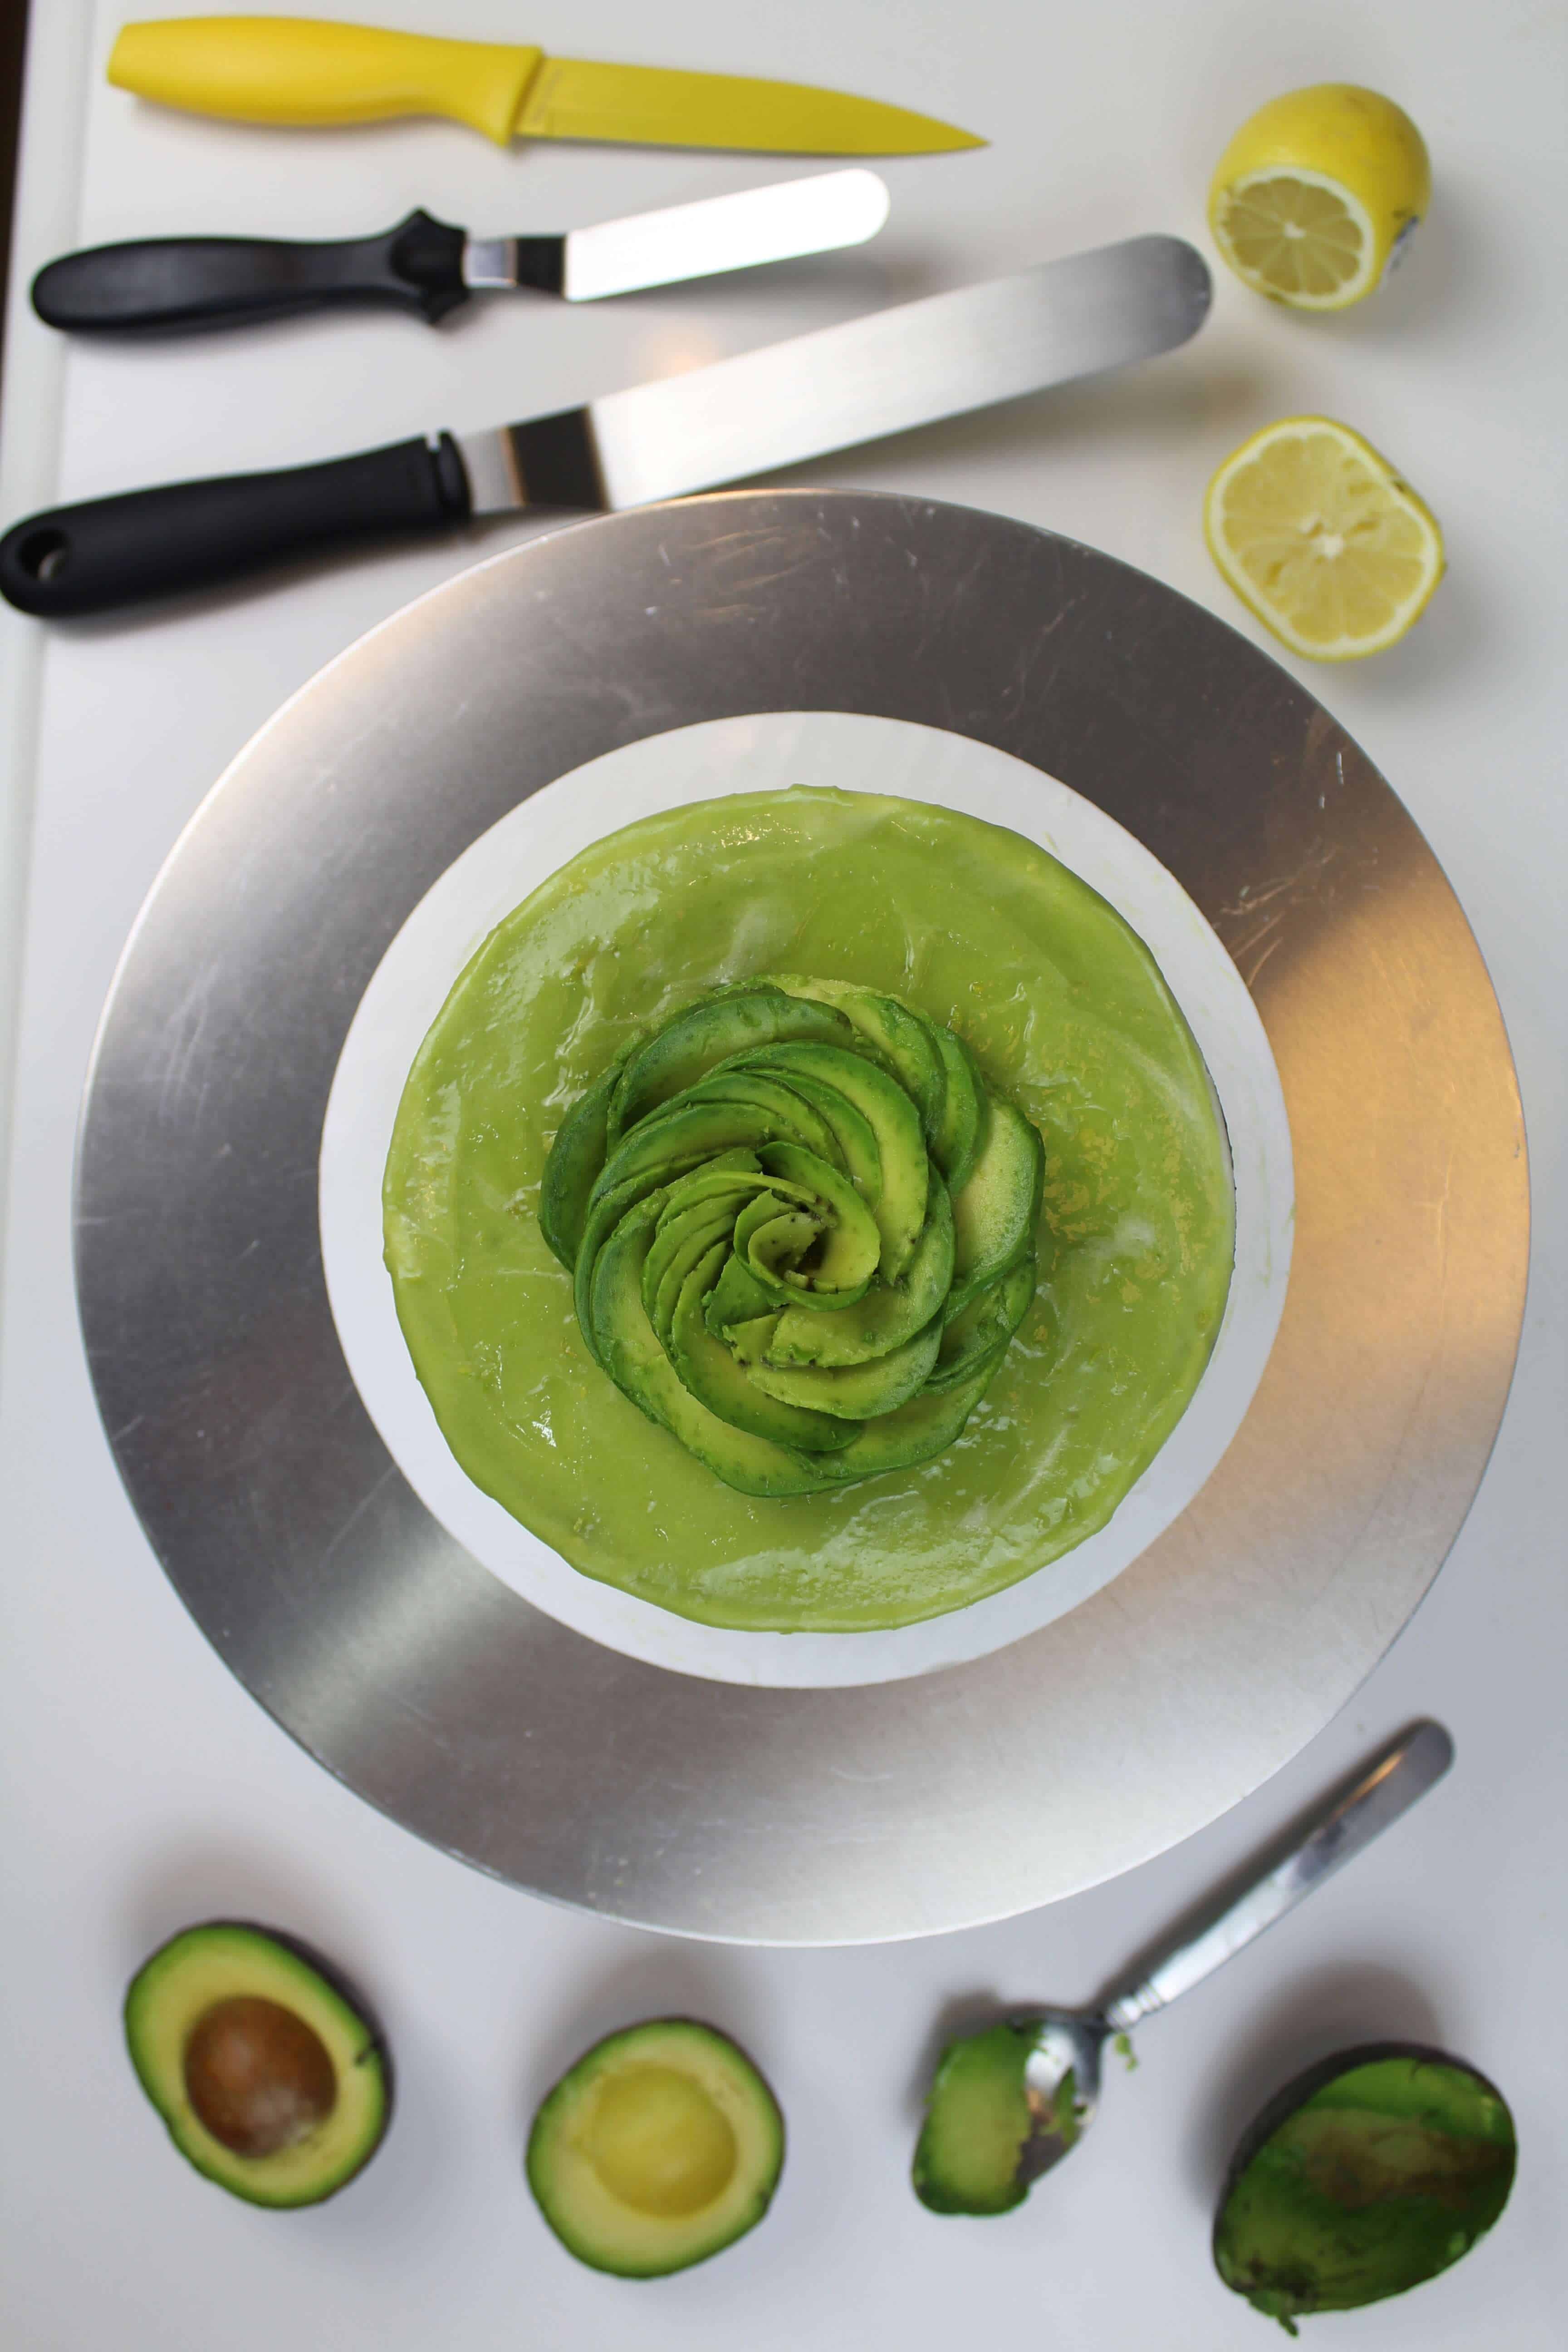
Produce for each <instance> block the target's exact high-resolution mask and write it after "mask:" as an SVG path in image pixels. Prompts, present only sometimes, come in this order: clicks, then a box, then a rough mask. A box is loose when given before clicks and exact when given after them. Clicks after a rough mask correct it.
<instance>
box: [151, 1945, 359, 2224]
mask: <svg viewBox="0 0 1568 2352" xmlns="http://www.w3.org/2000/svg"><path fill="white" fill-rule="evenodd" d="M125 2040H126V2046H127V2048H128V2049H129V2051H130V2053H131V2063H132V2065H133V2066H134V2067H135V2069H136V2073H137V2075H138V2078H139V2079H140V2081H141V2084H142V2089H143V2090H144V2091H145V2092H146V2094H147V2096H148V2097H149V2099H151V2101H152V2102H153V2105H154V2106H155V2107H156V2108H157V2110H158V2113H159V2114H160V2116H162V2117H163V2122H164V2123H165V2125H166V2126H168V2132H169V2137H170V2138H171V2139H172V2140H173V2141H174V2146H175V2147H177V2148H178V2149H179V2151H180V2154H181V2155H182V2156H183V2157H184V2158H185V2159H186V2161H187V2162H188V2163H190V2164H192V2165H194V2166H195V2168H196V2170H197V2171H198V2172H199V2173H202V2174H203V2175H204V2176H205V2178H206V2179H208V2180H212V2181H216V2183H217V2185H218V2187H219V2188H220V2189H228V2190H229V2191H230V2193H231V2194H232V2195H233V2196H236V2197H242V2198H244V2199H245V2200H247V2202H248V2203H250V2204H252V2205H271V2206H296V2205H319V2204H320V2203H321V2201H322V2200H323V2199H324V2198H328V2197H331V2196H334V2195H335V2194H336V2192H337V2191H338V2190H339V2189H342V2187H343V2186H344V2184H345V2183H346V2182H348V2181H350V2180H352V2179H353V2177H354V2175H355V2173H356V2172H359V2171H360V2170H362V2169H363V2167H364V2166H365V2165H367V2164H368V2163H369V2162H370V2159H371V2158H372V2157H373V2156H374V2154H375V2151H376V2149H377V2147H379V2146H380V2144H381V2139H382V2135H383V2133H384V2131H385V2129H386V2124H387V2119H388V2116H389V2112H390V2104H391V2086H390V2078H389V2068H388V2065H387V2062H386V2057H385V2053H384V2049H383V2046H382V2043H381V2040H380V2037H379V2035H378V2033H377V2032H376V2030H375V2027H374V2024H373V2022H372V2021H371V2020H370V2019H369V2017H368V2016H367V2014H366V2013H365V2012H364V2011H363V2008H362V2006H361V2005H360V2004H359V2002H358V2000H357V1999H356V1998H353V1997H351V1996H350V1994H349V1991H348V1989H347V1987H346V1986H345V1985H343V1984H342V1981H341V1979H337V1977H336V1975H335V1972H333V1973H332V1974H331V1975H329V1973H328V1972H327V1971H326V1969H325V1968H324V1964H322V1963H321V1962H320V1961H318V1960H317V1959H316V1958H315V1956H314V1955H313V1954H310V1953H308V1952H307V1950H306V1949H305V1948H304V1947H303V1946H300V1945H297V1944H295V1943H294V1942H293V1941H292V1940H291V1939H289V1938H288V1937H282V1936H279V1935H275V1934H273V1933H270V1932H269V1931H268V1929H266V1928H263V1927H248V1926H246V1925H244V1924H242V1923H239V1922H237V1921H232V1920H211V1921H208V1922H207V1923H205V1925H203V1926H201V1927H186V1928H185V1929H184V1930H183V1931H182V1933H181V1934H179V1935H177V1936H174V1937H172V1938H171V1939H170V1941H169V1942H168V1943H166V1944H164V1945H162V1946H161V1947H160V1948H159V1949H158V1950H157V1951H155V1952H154V1953H153V1956H152V1958H150V1959H148V1960H146V1961H144V1962H143V1963H142V1967H141V1968H140V1969H138V1970H137V1972H136V1974H135V1976H134V1977H132V1979H131V1985H130V1990H128V1991H127V1993H126V1996H125Z"/></svg>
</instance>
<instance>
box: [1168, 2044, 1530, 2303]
mask: <svg viewBox="0 0 1568 2352" xmlns="http://www.w3.org/2000/svg"><path fill="white" fill-rule="evenodd" d="M1516 2158H1517V2143H1516V2141H1515V2138H1514V2128H1513V2118H1512V2116H1510V2113H1509V2111H1508V2106H1507V2104H1506V2103H1505V2101H1504V2099H1503V2097H1502V2094H1501V2093H1500V2091H1499V2090H1497V2088H1496V2087H1495V2086H1494V2085H1493V2084H1490V2083H1489V2082H1488V2081H1487V2079H1486V2077H1485V2075H1484V2074H1477V2073H1476V2071H1475V2069H1474V2067H1472V2066H1467V2065H1464V2064H1462V2063H1460V2062H1459V2061H1458V2059H1454V2058H1447V2057H1445V2056H1444V2055H1443V2053H1441V2052H1440V2051H1436V2050H1425V2049H1421V2048H1418V2047H1416V2046H1415V2045H1413V2044H1408V2043H1403V2042H1373V2043H1369V2044H1367V2045H1366V2046H1364V2047H1363V2048H1361V2049H1357V2050H1346V2051H1342V2052H1340V2053H1338V2055H1336V2056H1335V2057H1332V2058H1328V2059H1325V2060H1324V2061H1323V2062H1322V2063H1321V2064H1320V2065H1317V2066H1313V2067H1311V2068H1310V2069H1309V2070H1308V2072H1307V2073H1306V2074H1300V2075H1298V2076H1297V2077H1296V2079H1295V2081H1294V2082H1291V2083H1288V2084H1286V2085H1285V2087H1284V2089H1283V2090H1282V2091H1280V2092H1279V2093H1278V2094H1277V2095H1276V2096H1275V2097H1274V2098H1272V2099H1271V2100H1270V2101H1269V2103H1268V2105H1267V2106H1266V2107H1265V2108H1264V2110H1263V2112H1262V2114H1261V2115H1260V2116H1258V2119H1257V2121H1256V2122H1255V2123H1254V2124H1253V2125H1252V2126H1251V2129H1250V2130H1249V2131H1247V2133H1246V2134H1244V2136H1243V2137H1242V2141H1241V2144H1240V2146H1239V2147H1238V2148H1237V2152H1236V2155H1235V2157H1234V2158H1233V2159H1232V2162H1231V2167H1230V2171H1229V2175H1228V2177H1227V2179H1226V2186H1225V2193H1224V2195H1223V2197H1222V2198H1221V2200H1220V2208H1219V2213H1218V2217H1217V2219H1216V2221H1215V2233H1214V2258H1215V2268H1216V2269H1217V2270H1218V2272H1219V2274H1220V2276H1221V2278H1222V2279H1223V2280H1224V2281H1225V2283H1226V2286H1228V2287H1230V2288H1232V2289H1233V2290H1234V2292H1235V2293H1236V2294H1243V2295H1245V2296H1246V2297H1247V2301H1248V2302H1249V2303H1250V2304H1251V2305H1252V2307H1253V2309H1254V2310H1255V2311H1259V2312H1261V2313H1262V2314H1263V2315H1264V2316H1265V2317H1266V2318H1268V2319H1278V2320H1279V2322H1280V2324H1281V2325H1282V2326H1283V2327H1284V2328H1285V2330H1286V2333H1287V2334H1288V2335H1290V2336H1294V2335H1295V2334H1296V2332H1297V2331H1296V2321H1297V2320H1298V2319H1299V2318H1302V2317H1304V2316H1306V2315H1308V2314H1309V2313H1311V2312H1317V2311H1359V2310H1360V2309H1361V2308H1362V2307H1363V2305H1365V2304H1369V2303H1381V2302H1382V2301H1383V2300H1384V2297H1385V2296H1388V2295H1393V2294H1405V2291H1406V2289H1407V2288H1410V2287H1413V2286H1419V2285H1420V2284H1422V2282H1423V2281H1424V2280H1426V2279H1430V2278H1436V2275H1437V2273H1439V2272H1440V2271H1445V2270H1447V2268H1448V2266H1449V2264H1450V2263H1457V2262H1458V2260H1459V2258H1460V2256H1461V2255H1463V2254H1468V2252H1469V2251H1470V2248H1471V2247H1472V2246H1473V2245H1474V2244H1475V2242H1476V2241H1477V2239H1478V2238H1480V2237H1482V2236H1484V2235H1485V2233H1486V2231H1488V2230H1489V2229H1490V2228H1491V2226H1492V2223H1493V2222H1494V2221H1496V2220H1497V2218H1498V2216H1499V2214H1500V2212H1501V2211H1502V2209H1503V2207H1504V2205H1505V2204H1506V2203H1507V2202H1508V2195H1509V2190H1510V2189H1511V2188H1512V2186H1513V2175H1514V2166H1515V2161H1516Z"/></svg>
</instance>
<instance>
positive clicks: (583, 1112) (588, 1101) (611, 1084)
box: [539, 1049, 629, 1274]
mask: <svg viewBox="0 0 1568 2352" xmlns="http://www.w3.org/2000/svg"><path fill="white" fill-rule="evenodd" d="M628 1050H629V1049H628ZM625 1064H626V1055H625V1054H622V1055H618V1056H617V1058H616V1060H615V1061H613V1062H612V1063H611V1064H610V1066H609V1068H608V1069H607V1070H606V1071H605V1073H604V1075H603V1076H602V1077H598V1078H595V1081H594V1083H593V1085H592V1086H591V1087H589V1089H588V1091H587V1093H586V1094H585V1095H580V1096H579V1097H578V1098H577V1100H576V1101H575V1102H574V1104H573V1106H572V1108H571V1109H570V1110H569V1111H568V1112H567V1114H566V1116H565V1118H563V1120H562V1122H561V1125H560V1126H559V1128H558V1129H556V1132H555V1140H554V1142H553V1143H552V1145H551V1147H550V1157H549V1159H548V1160H546V1161H545V1163H544V1181H543V1182H542V1185H541V1187H540V1192H539V1226H540V1231H541V1232H542V1234H543V1235H544V1238H545V1240H546V1242H547V1243H548V1244H549V1245H550V1247H551V1249H552V1250H553V1251H554V1253H555V1255H556V1256H557V1257H558V1258H559V1259H560V1261H561V1263H562V1265H563V1266H564V1267H565V1268H566V1271H567V1273H568V1274H570V1273H571V1271H572V1268H573V1267H574V1265H576V1263H577V1248H578V1244H579V1243H580V1242H581V1241H582V1238H583V1227H584V1224H585V1223H587V1218H588V1195H589V1193H590V1192H592V1191H593V1189H594V1185H595V1181H596V1180H597V1178H598V1175H599V1171H600V1170H601V1169H602V1168H603V1167H604V1164H605V1151H606V1150H607V1148H608V1146H607V1143H606V1139H605V1122H606V1120H607V1119H608V1118H609V1111H610V1097H611V1096H612V1095H613V1094H614V1093H615V1090H616V1081H617V1079H618V1078H619V1076H620V1074H621V1071H622V1069H623V1067H624V1066H625Z"/></svg>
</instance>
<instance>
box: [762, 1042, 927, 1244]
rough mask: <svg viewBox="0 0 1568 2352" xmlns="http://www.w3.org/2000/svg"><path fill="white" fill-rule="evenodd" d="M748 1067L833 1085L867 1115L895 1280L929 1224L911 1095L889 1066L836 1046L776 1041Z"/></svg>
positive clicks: (875, 1208) (879, 1211) (875, 1204)
mask: <svg viewBox="0 0 1568 2352" xmlns="http://www.w3.org/2000/svg"><path fill="white" fill-rule="evenodd" d="M748 1067H751V1068H756V1069H766V1070H775V1071H777V1072H779V1073H780V1075H781V1076H784V1077H785V1078H786V1079H787V1080H788V1081H789V1083H790V1084H791V1085H793V1084H794V1083H795V1078H796V1076H802V1077H805V1078H806V1079H809V1080H813V1081H815V1082H816V1084H817V1085H818V1086H821V1087H832V1088H834V1089H835V1091H836V1092H837V1093H838V1094H841V1095H842V1096H843V1097H845V1099H846V1100H847V1103H848V1104H849V1106H850V1108H852V1109H854V1110H858V1112H859V1113H860V1115H861V1117H862V1118H864V1119H865V1120H866V1122H867V1124H868V1126H869V1128H870V1129H871V1132H872V1134H873V1135H874V1136H875V1138H876V1142H877V1165H878V1181H877V1195H876V1198H875V1200H874V1201H872V1202H870V1208H871V1213H872V1215H873V1216H874V1217H875V1218H876V1221H877V1230H878V1232H879V1234H880V1235H881V1237H882V1275H883V1278H884V1280H886V1281H888V1282H897V1281H898V1280H899V1279H900V1276H902V1275H903V1273H904V1272H905V1270H906V1268H907V1267H908V1265H909V1262H910V1258H911V1257H912V1256H913V1255H914V1252H915V1244H916V1243H917V1242H918V1241H919V1239H920V1236H921V1229H922V1228H923V1226H924V1224H925V1221H926V1193H927V1188H928V1186H929V1184H930V1181H931V1165H930V1162H929V1160H927V1158H926V1149H925V1139H924V1137H923V1136H922V1134H921V1121H920V1113H919V1112H918V1111H917V1110H916V1108H915V1106H914V1104H913V1103H912V1102H911V1101H910V1097H909V1096H908V1095H907V1094H906V1093H905V1092H904V1090H903V1088H902V1087H900V1084H899V1082H898V1080H897V1079H896V1078H890V1077H889V1076H888V1073H887V1072H886V1070H880V1069H879V1068H878V1067H877V1065H876V1064H875V1063H874V1062H868V1061H867V1060H866V1059H865V1057H864V1056H863V1055H859V1054H852V1053H845V1052H844V1051H843V1050H842V1048H840V1047H839V1046H837V1045H773V1046H770V1047H769V1048H768V1049H767V1051H766V1052H765V1053H762V1054H757V1055H752V1056H750V1057H749V1059H748Z"/></svg>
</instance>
